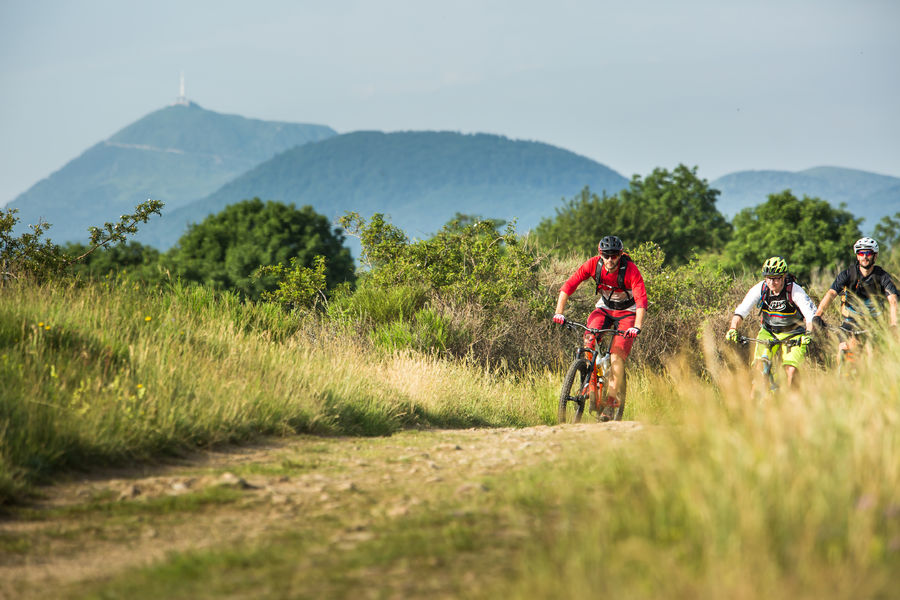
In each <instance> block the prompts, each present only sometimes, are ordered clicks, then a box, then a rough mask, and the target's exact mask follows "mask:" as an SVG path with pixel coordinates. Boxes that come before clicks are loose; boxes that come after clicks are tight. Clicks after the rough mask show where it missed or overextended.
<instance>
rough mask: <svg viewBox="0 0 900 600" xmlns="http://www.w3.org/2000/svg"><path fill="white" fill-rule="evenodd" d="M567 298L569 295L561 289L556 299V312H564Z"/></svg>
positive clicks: (559, 313) (560, 313)
mask: <svg viewBox="0 0 900 600" xmlns="http://www.w3.org/2000/svg"><path fill="white" fill-rule="evenodd" d="M568 300H569V295H568V294H567V293H565V292H563V291H560V292H559V298H558V299H557V300H556V314H558V315H562V314H565V313H563V311H564V310H565V309H566V302H568Z"/></svg>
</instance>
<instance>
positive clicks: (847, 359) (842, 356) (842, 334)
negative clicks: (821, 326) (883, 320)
mask: <svg viewBox="0 0 900 600" xmlns="http://www.w3.org/2000/svg"><path fill="white" fill-rule="evenodd" d="M825 329H826V330H827V331H833V332H835V333H837V335H838V337H839V338H840V339H841V343H840V344H839V345H838V356H837V369H838V373H839V374H841V375H844V376H847V375H850V373H849V372H847V371H845V369H848V368H850V370H852V369H853V368H855V367H854V365H853V364H852V363H854V362H856V358H855V355H854V352H853V350H851V349H850V348H848V347H843V348H842V347H841V346H842V345H845V344H846V343H847V342H849V341H850V340H851V339H855V338H859V337H860V336H869V335H872V332H870V331H869V330H868V329H844V328H843V327H840V326H837V327H835V326H834V325H826V326H825ZM864 343H865V342H864V340H863V339H859V340H857V344H859V347H860V348H861V347H862V345H863V344H864ZM844 363H849V365H848V366H845V365H844Z"/></svg>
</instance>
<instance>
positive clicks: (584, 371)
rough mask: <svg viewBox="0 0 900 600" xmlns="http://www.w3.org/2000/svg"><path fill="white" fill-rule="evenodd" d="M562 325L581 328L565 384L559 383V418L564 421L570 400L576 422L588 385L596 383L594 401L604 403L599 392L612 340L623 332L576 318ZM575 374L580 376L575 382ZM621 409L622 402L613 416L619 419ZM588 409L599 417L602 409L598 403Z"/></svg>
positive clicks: (579, 417) (588, 392)
mask: <svg viewBox="0 0 900 600" xmlns="http://www.w3.org/2000/svg"><path fill="white" fill-rule="evenodd" d="M564 327H566V328H567V329H572V330H576V329H579V328H580V329H582V330H584V334H583V336H582V343H581V345H579V346H578V347H577V348H576V349H575V354H574V361H573V363H572V366H571V367H569V372H568V373H567V377H566V383H565V384H563V390H562V392H561V394H560V405H559V414H558V416H559V418H560V421H561V422H563V421H564V420H565V414H566V405H567V404H568V403H569V402H572V403H574V405H575V406H574V411H575V412H574V417H575V418H574V421H575V422H578V421H580V420H581V415H582V414H583V413H584V406H585V403H586V402H587V401H588V400H589V398H590V392H591V386H592V385H594V386H596V389H597V400H598V404H600V405H603V406H605V400H604V397H603V393H604V391H606V380H607V377H608V374H609V370H610V364H611V360H612V355H611V354H610V347H611V346H612V339H613V336H616V335H620V336H623V335H624V332H622V331H619V330H618V329H596V328H593V327H588V326H587V325H585V324H583V323H578V322H576V321H566V323H565V324H564ZM592 345H593V346H594V347H593V348H591V346H592ZM582 361H583V362H582ZM583 365H586V366H583ZM578 373H580V375H581V380H580V381H578V382H577V384H576V382H575V377H576V374H578ZM573 388H574V389H573ZM573 391H574V392H575V394H574V395H573V394H572V393H571V392H573ZM623 409H624V403H622V404H620V406H619V407H618V408H617V410H616V413H615V414H614V415H613V418H615V419H616V420H620V419H621V418H622V412H623ZM590 410H591V411H596V412H597V413H598V418H601V416H602V410H603V408H601V406H597V407H594V406H591V407H590ZM607 418H608V417H607Z"/></svg>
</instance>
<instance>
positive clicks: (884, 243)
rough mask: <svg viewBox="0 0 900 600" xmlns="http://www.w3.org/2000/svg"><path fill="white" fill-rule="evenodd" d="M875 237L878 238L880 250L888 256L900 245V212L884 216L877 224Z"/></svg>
mask: <svg viewBox="0 0 900 600" xmlns="http://www.w3.org/2000/svg"><path fill="white" fill-rule="evenodd" d="M873 235H874V237H875V239H876V240H878V246H879V250H881V252H882V253H883V254H884V255H885V256H887V255H889V254H891V253H892V251H893V250H896V249H897V248H898V247H900V212H898V213H894V215H893V216H886V217H882V218H881V220H880V221H878V224H877V225H875V231H874V234H873Z"/></svg>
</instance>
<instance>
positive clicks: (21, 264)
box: [0, 199, 164, 284]
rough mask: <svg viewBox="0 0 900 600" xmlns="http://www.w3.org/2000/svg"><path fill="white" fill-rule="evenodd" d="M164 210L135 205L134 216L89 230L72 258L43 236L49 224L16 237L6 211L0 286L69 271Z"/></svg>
mask: <svg viewBox="0 0 900 600" xmlns="http://www.w3.org/2000/svg"><path fill="white" fill-rule="evenodd" d="M163 206H164V204H163V202H161V201H159V200H153V199H148V200H147V201H146V202H142V203H140V204H138V205H137V206H136V207H135V208H134V212H133V213H131V214H127V215H122V216H121V217H119V220H118V221H117V222H115V223H113V222H106V223H104V224H103V227H89V228H88V232H89V234H90V236H89V241H88V244H87V245H86V246H78V248H79V251H78V252H75V253H74V254H68V253H66V252H65V251H64V250H63V249H62V248H61V247H60V246H58V245H57V244H54V243H53V242H52V241H51V240H50V239H49V238H45V237H44V234H45V233H46V232H47V231H48V230H49V229H50V224H49V223H46V222H44V221H41V222H39V223H38V224H37V225H31V231H30V232H26V233H23V234H21V235H19V236H17V237H14V236H13V228H14V227H15V225H16V223H18V222H19V217H17V216H16V213H18V212H19V211H18V209H15V208H8V209H6V211H4V212H3V213H2V214H0V284H2V282H3V281H6V280H8V279H19V278H21V277H23V276H31V277H36V278H46V277H50V276H53V275H57V274H59V273H61V272H64V271H66V270H67V269H70V268H71V267H72V266H73V265H76V264H78V263H80V262H82V261H84V260H85V259H87V258H88V257H89V256H91V255H92V254H93V253H94V252H96V251H97V250H99V249H101V248H106V249H108V248H111V247H114V246H115V245H117V244H122V243H124V242H125V241H126V240H127V239H128V236H129V235H133V234H135V233H137V226H138V224H139V223H146V222H147V221H148V220H149V219H150V217H151V215H154V214H155V215H159V214H160V211H162V207H163Z"/></svg>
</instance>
